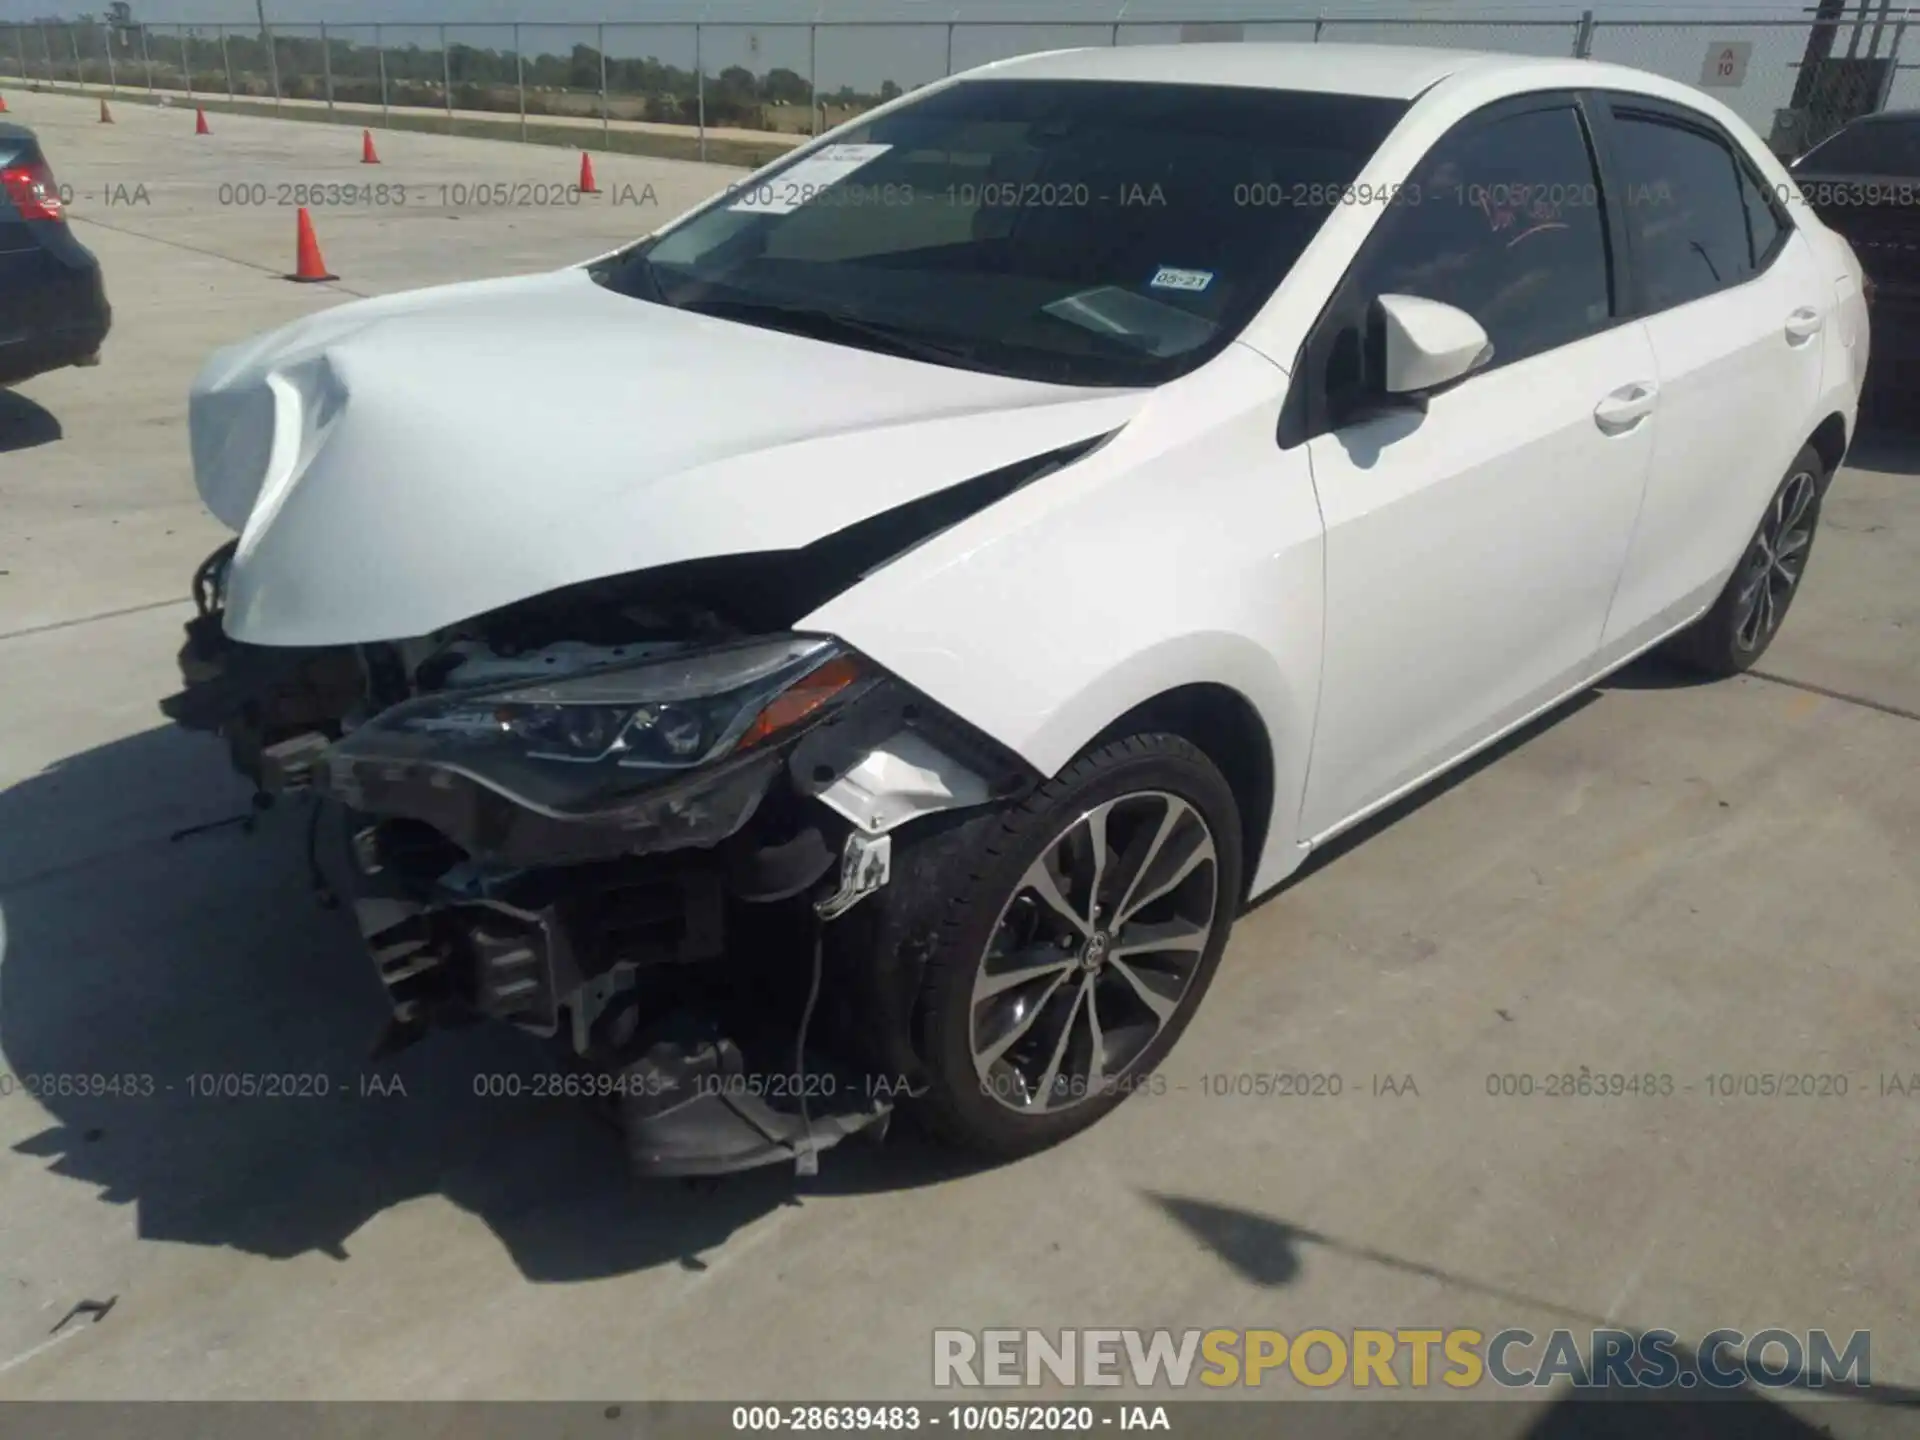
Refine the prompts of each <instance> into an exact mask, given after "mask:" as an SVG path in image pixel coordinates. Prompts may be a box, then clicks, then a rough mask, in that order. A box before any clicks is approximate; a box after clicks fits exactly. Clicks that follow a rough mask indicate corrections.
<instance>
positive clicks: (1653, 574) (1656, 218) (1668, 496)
mask: <svg viewBox="0 0 1920 1440" xmlns="http://www.w3.org/2000/svg"><path fill="white" fill-rule="evenodd" d="M1603 108H1604V109H1605V110H1606V112H1607V117H1606V120H1605V122H1604V123H1603V124H1602V125H1601V126H1600V130H1599V133H1600V138H1601V144H1602V156H1603V161H1604V163H1605V165H1606V167H1607V170H1608V173H1609V175H1610V176H1611V177H1612V178H1613V182H1614V184H1613V188H1614V189H1615V190H1617V191H1618V192H1620V193H1621V194H1622V196H1623V198H1624V202H1625V203H1624V206H1623V210H1624V214H1625V216H1626V221H1627V225H1626V230H1627V237H1626V238H1627V254H1628V257H1629V262H1630V267H1631V271H1632V287H1633V298H1634V303H1635V307H1636V311H1637V313H1639V314H1640V315H1641V316H1643V317H1644V318H1645V321H1646V325H1647V332H1648V334H1649V335H1650V336H1651V337H1652V340H1653V350H1654V356H1655V361H1656V363H1657V365H1658V368H1659V384H1660V426H1659V432H1658V434H1657V435H1656V436H1655V438H1654V446H1653V462H1652V468H1651V469H1650V471H1649V472H1648V476H1647V493H1646V501H1645V504H1644V505H1643V506H1642V507H1641V513H1640V519H1639V523H1638V524H1637V526H1636V527H1635V530H1634V537H1633V548H1632V550H1631V551H1630V553H1629V554H1628V557H1627V563H1626V567H1625V569H1624V571H1623V573H1622V574H1621V577H1620V589H1619V593H1618V594H1617V595H1616V597H1615V599H1614V603H1613V606H1612V609H1611V611H1610V613H1609V615H1608V618H1607V629H1606V644H1607V646H1608V647H1609V648H1610V649H1611V648H1618V649H1622V650H1625V649H1631V648H1634V647H1635V646H1636V645H1637V644H1639V643H1640V642H1641V641H1644V640H1651V639H1653V638H1656V637H1657V636H1658V635H1659V634H1660V633H1662V632H1664V631H1665V630H1668V629H1671V628H1672V627H1673V625H1675V624H1677V623H1679V622H1680V621H1682V620H1684V619H1686V618H1687V616H1688V615H1689V614H1691V613H1693V612H1695V611H1697V610H1699V609H1700V608H1702V607H1703V606H1705V605H1706V604H1707V603H1708V602H1709V601H1710V600H1711V599H1712V598H1713V596H1714V595H1715V594H1716V593H1717V592H1718V591H1719V589H1720V587H1721V586H1722V585H1724V584H1725V583H1726V578H1727V576H1728V575H1729V574H1730V573H1731V572H1732V569H1733V566H1734V564H1735V562H1736V561H1737V560H1738V559H1739V557H1740V554H1741V552H1742V551H1743V550H1744V548H1745V547H1746V544H1747V541H1748V539H1749V537H1750V536H1751V535H1752V533H1753V529H1754V526H1755V525H1756V524H1757V523H1758V522H1759V519H1760V514H1761V511H1762V510H1763V509H1764V507H1765V505H1766V502H1767V499H1768V497H1769V496H1770V495H1772V493H1773V491H1774V489H1775V487H1776V486H1778V484H1779V483H1780V480H1781V478H1782V477H1783V475H1784V474H1785V472H1786V467H1787V465H1788V462H1789V461H1791V460H1792V458H1793V456H1794V454H1795V453H1796V452H1797V451H1798V450H1799V449H1800V447H1801V446H1802V445H1804V444H1805V443H1806V441H1807V438H1808V436H1809V435H1811V434H1812V432H1813V429H1814V427H1815V425H1816V424H1817V423H1818V421H1819V419H1820V418H1821V417H1819V416H1818V415H1816V414H1814V413H1813V412H1814V409H1815V407H1816V406H1817V405H1818V404H1819V398H1820V395H1821V371H1822V367H1823V364H1824V361H1825V355H1826V345H1825V341H1824V337H1823V334H1822V332H1823V330H1824V329H1825V327H1826V326H1827V325H1828V323H1829V322H1830V321H1831V320H1832V319H1833V312H1834V308H1835V292H1834V284H1833V277H1832V275H1831V274H1829V273H1828V270H1829V268H1830V267H1827V266H1823V265H1822V264H1821V263H1820V259H1819V257H1818V256H1817V255H1816V254H1815V252H1814V249H1813V247H1812V245H1811V244H1810V243H1809V242H1808V240H1807V238H1806V237H1805V236H1803V235H1801V234H1800V233H1799V232H1798V231H1797V230H1796V229H1795V228H1794V226H1793V223H1792V221H1791V219H1790V218H1789V215H1788V212H1787V210H1786V207H1785V206H1784V205H1783V204H1782V203H1781V198H1780V197H1779V196H1777V195H1775V194H1774V193H1773V191H1772V187H1771V186H1769V185H1768V184H1767V183H1766V182H1765V181H1763V180H1762V179H1761V178H1760V176H1759V172H1758V170H1757V168H1756V167H1755V166H1754V165H1753V164H1752V163H1751V161H1749V160H1747V159H1745V158H1744V157H1743V153H1742V149H1741V146H1740V145H1739V143H1738V142H1736V141H1735V140H1733V139H1732V138H1731V137H1730V136H1728V135H1727V134H1726V133H1725V132H1724V131H1722V130H1721V129H1720V128H1719V127H1718V126H1717V125H1716V124H1715V123H1714V122H1713V121H1712V120H1711V119H1709V118H1707V117H1705V116H1703V115H1700V114H1698V113H1697V112H1695V111H1692V110H1688V109H1684V108H1682V107H1680V106H1675V105H1668V104H1666V103H1664V102H1661V101H1656V100H1652V99H1648V98H1646V97H1642V96H1637V95H1612V96H1609V97H1608V98H1607V100H1606V102H1605V104H1604V106H1603Z"/></svg>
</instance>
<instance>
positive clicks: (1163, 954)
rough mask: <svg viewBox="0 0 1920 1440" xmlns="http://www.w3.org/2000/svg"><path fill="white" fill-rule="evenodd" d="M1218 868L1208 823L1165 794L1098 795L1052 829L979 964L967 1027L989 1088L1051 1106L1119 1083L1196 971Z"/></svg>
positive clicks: (1017, 1106)
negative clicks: (1103, 798)
mask: <svg viewBox="0 0 1920 1440" xmlns="http://www.w3.org/2000/svg"><path fill="white" fill-rule="evenodd" d="M1219 872H1220V867H1219V856H1218V853H1217V851H1216V849H1215V846H1214V838H1213V832H1212V830H1210V829H1209V828H1208V826H1207V822H1206V820H1205V819H1204V818H1203V817H1202V816H1201V814H1200V812H1199V811H1198V810H1197V809H1195V808H1194V807H1193V806H1192V805H1190V804H1188V803H1187V802H1186V801H1184V800H1182V799H1180V798H1179V797H1178V796H1177V795H1170V794H1167V793H1165V792H1163V791H1157V790H1153V791H1138V792H1135V793H1132V794H1128V795H1123V796H1121V797H1120V798H1118V799H1115V800H1109V801H1106V802H1104V803H1102V804H1100V805H1096V806H1094V807H1093V808H1092V809H1090V810H1088V811H1086V812H1085V813H1084V814H1082V815H1081V816H1080V817H1079V818H1078V819H1076V820H1074V821H1073V822H1072V823H1071V824H1070V825H1068V826H1067V827H1066V828H1065V829H1064V830H1062V831H1061V832H1060V833H1059V834H1058V835H1056V836H1055V837H1054V838H1053V840H1052V841H1050V842H1049V843H1048V845H1047V846H1046V848H1045V849H1044V850H1042V851H1041V853H1040V856H1039V858H1038V859H1036V860H1035V861H1034V862H1033V863H1032V864H1031V865H1030V866H1028V867H1027V870H1026V873H1025V874H1023V875H1022V876H1021V877H1020V880H1019V882H1018V884H1017V885H1016V886H1015V889H1014V893H1013V895H1012V897H1011V898H1010V899H1009V900H1008V901H1007V903H1006V905H1005V906H1003V907H1002V909H1001V911H1000V917H999V920H998V921H997V922H996V924H995V925H994V929H993V934H992V936H991V938H990V939H989V940H988V942H987V947H986V950H985V952H984V953H983V954H982V956H981V959H980V964H979V966H978V968H977V970H976V972H975V976H974V983H973V995H972V1002H971V1005H970V1007H969V1027H968V1033H969V1041H970V1045H971V1049H972V1054H973V1064H974V1070H975V1073H976V1074H977V1075H978V1076H979V1080H980V1084H981V1086H982V1088H983V1089H984V1090H985V1091H986V1092H987V1093H988V1094H989V1095H992V1096H993V1097H994V1098H995V1099H996V1100H998V1101H999V1102H1000V1103H1001V1104H1003V1105H1005V1106H1007V1107H1008V1108H1009V1109H1012V1110H1016V1111H1020V1112H1022V1113H1040V1112H1045V1113H1049V1114H1051V1113H1055V1112H1058V1111H1061V1110H1065V1109H1069V1108H1071V1107H1073V1106H1075V1105H1079V1104H1082V1103H1084V1102H1085V1101H1087V1100H1090V1099H1093V1098H1096V1097H1097V1096H1099V1095H1101V1094H1104V1093H1108V1092H1110V1091H1111V1090H1113V1089H1115V1088H1117V1087H1118V1086H1119V1085H1121V1084H1122V1083H1124V1081H1125V1078H1126V1077H1127V1075H1128V1073H1129V1072H1130V1071H1131V1070H1132V1069H1133V1068H1134V1066H1135V1065H1136V1064H1137V1062H1138V1061H1139V1060H1140V1057H1141V1056H1142V1055H1144V1054H1145V1053H1146V1051H1147V1049H1148V1047H1150V1046H1151V1045H1152V1044H1153V1042H1154V1040H1155V1038H1156V1037H1158V1036H1159V1035H1160V1033H1161V1032H1162V1031H1163V1030H1164V1029H1165V1028H1166V1026H1167V1024H1168V1022H1169V1021H1171V1020H1172V1019H1173V1017H1174V1015H1175V1014H1176V1013H1178V1011H1179V1009H1180V1006H1181V1003H1182V1001H1183V1000H1184V999H1185V998H1186V995H1187V992H1188V990H1189V989H1190V988H1191V986H1192V983H1193V978H1194V976H1195V974H1196V973H1197V972H1198V971H1199V969H1200V964H1201V960H1202V958H1203V957H1204V956H1205V954H1206V951H1207V946H1208V942H1209V941H1210V940H1211V938H1212V936H1213V931H1214V925H1215V921H1216V918H1217V915H1218V911H1219V907H1220V873H1219Z"/></svg>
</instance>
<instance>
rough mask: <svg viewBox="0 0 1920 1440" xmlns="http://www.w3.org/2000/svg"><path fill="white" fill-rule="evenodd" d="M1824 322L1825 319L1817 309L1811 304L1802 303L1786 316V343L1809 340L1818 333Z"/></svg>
mask: <svg viewBox="0 0 1920 1440" xmlns="http://www.w3.org/2000/svg"><path fill="white" fill-rule="evenodd" d="M1824 324H1826V319H1825V317H1824V316H1822V315H1821V313H1820V312H1819V311H1818V310H1816V309H1814V308H1813V307H1812V306H1811V305H1802V306H1801V307H1800V308H1799V309H1798V310H1796V311H1794V312H1793V313H1792V314H1791V315H1789V316H1787V343H1788V344H1791V345H1797V344H1799V343H1801V342H1802V341H1805V340H1811V339H1812V338H1813V337H1814V336H1816V335H1818V334H1819V333H1820V327H1821V326H1822V325H1824Z"/></svg>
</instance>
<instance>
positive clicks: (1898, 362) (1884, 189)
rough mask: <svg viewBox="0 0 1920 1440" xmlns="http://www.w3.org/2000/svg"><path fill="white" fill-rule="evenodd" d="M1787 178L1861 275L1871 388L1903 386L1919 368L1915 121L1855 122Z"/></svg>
mask: <svg viewBox="0 0 1920 1440" xmlns="http://www.w3.org/2000/svg"><path fill="white" fill-rule="evenodd" d="M1793 177H1794V180H1795V181H1796V182H1797V183H1798V185H1799V189H1800V194H1801V196H1802V197H1803V198H1804V199H1805V200H1806V202H1807V204H1808V205H1809V206H1810V207H1811V208H1812V210H1813V212H1814V213H1815V214H1816V215H1818V216H1819V217H1820V218H1821V219H1822V220H1824V221H1825V222H1826V223H1827V225H1828V226H1829V227H1830V228H1831V229H1833V230H1835V231H1837V232H1838V233H1839V234H1841V235H1842V236H1844V237H1845V238H1846V240H1847V243H1848V244H1850V245H1851V246H1852V247H1853V253H1854V255H1855V256H1856V257H1857V258H1858V259H1859V261H1860V268H1861V270H1862V271H1864V272H1865V274H1866V278H1867V285H1868V290H1869V294H1870V296H1871V307H1870V308H1871V313H1872V317H1873V350H1874V364H1873V368H1872V370H1871V371H1870V375H1871V378H1872V380H1873V381H1874V383H1875V388H1876V389H1893V388H1896V387H1897V388H1902V389H1904V388H1905V387H1907V386H1910V385H1911V383H1912V381H1913V380H1914V378H1915V371H1916V369H1920V115H1876V116H1873V117H1871V118H1869V119H1865V120H1860V121H1856V122H1855V123H1854V124H1852V125H1849V126H1848V127H1847V128H1846V129H1845V130H1842V131H1841V132H1840V133H1839V134H1838V135H1835V136H1834V137H1833V138H1832V139H1831V140H1828V141H1827V142H1826V143H1825V144H1823V145H1821V146H1819V147H1817V148H1816V149H1815V150H1813V151H1812V153H1810V154H1808V155H1806V156H1805V157H1803V158H1802V159H1801V160H1800V161H1799V162H1798V163H1796V164H1795V165H1794V167H1793Z"/></svg>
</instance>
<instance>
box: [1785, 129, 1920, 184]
mask: <svg viewBox="0 0 1920 1440" xmlns="http://www.w3.org/2000/svg"><path fill="white" fill-rule="evenodd" d="M1794 169H1795V170H1796V171H1802V172H1806V173H1810V174H1815V175H1889V176H1894V177H1897V178H1900V179H1904V180H1915V179H1920V121H1914V120H1864V121H1860V122H1858V123H1856V124H1853V125H1849V126H1848V127H1847V128H1846V129H1844V130H1842V131H1841V132H1840V133H1839V134H1838V135H1835V136H1834V137H1833V138H1832V139H1830V140H1828V141H1826V142H1825V143H1824V144H1821V145H1816V146H1815V147H1814V148H1813V149H1812V150H1811V151H1810V152H1808V154H1807V155H1806V156H1805V158H1803V159H1802V160H1801V161H1800V163H1799V164H1798V165H1796V166H1794Z"/></svg>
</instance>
